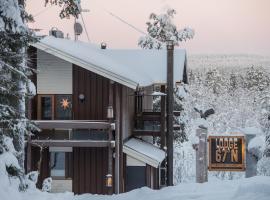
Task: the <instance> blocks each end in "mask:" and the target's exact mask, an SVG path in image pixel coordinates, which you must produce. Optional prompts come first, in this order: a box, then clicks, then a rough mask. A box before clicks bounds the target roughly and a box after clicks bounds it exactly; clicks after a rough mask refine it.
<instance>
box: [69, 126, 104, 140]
mask: <svg viewBox="0 0 270 200" xmlns="http://www.w3.org/2000/svg"><path fill="white" fill-rule="evenodd" d="M71 140H108V133H107V132H106V131H100V130H86V129H73V130H72V134H71Z"/></svg>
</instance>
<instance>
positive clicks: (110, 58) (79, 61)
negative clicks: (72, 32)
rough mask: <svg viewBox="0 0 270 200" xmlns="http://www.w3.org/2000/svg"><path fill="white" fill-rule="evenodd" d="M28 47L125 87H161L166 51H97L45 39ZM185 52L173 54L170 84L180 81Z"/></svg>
mask: <svg viewBox="0 0 270 200" xmlns="http://www.w3.org/2000/svg"><path fill="white" fill-rule="evenodd" d="M32 46H34V47H36V48H38V49H40V50H43V51H45V52H47V53H50V54H52V55H54V56H56V57H59V58H61V59H63V60H66V61H68V62H71V63H73V64H76V65H78V66H80V67H83V68H85V69H87V70H89V71H92V72H94V73H97V74H99V75H101V76H104V77H106V78H109V79H111V80H113V81H116V82H118V83H120V84H123V85H125V86H127V87H130V88H133V89H135V88H136V87H137V86H138V85H139V86H142V87H143V86H149V85H152V84H164V83H166V79H167V73H166V70H167V51H166V50H143V49H101V48H100V47H98V46H96V45H94V44H90V43H85V42H81V41H73V40H68V39H63V38H55V37H52V36H47V37H45V38H43V39H42V40H40V42H38V43H35V44H33V45H32ZM185 60H186V51H185V50H183V49H175V50H174V82H179V81H182V80H183V73H184V67H185Z"/></svg>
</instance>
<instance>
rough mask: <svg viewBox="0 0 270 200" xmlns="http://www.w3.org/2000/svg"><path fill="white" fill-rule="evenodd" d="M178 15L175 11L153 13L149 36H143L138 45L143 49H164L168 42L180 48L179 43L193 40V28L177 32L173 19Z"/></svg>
mask: <svg viewBox="0 0 270 200" xmlns="http://www.w3.org/2000/svg"><path fill="white" fill-rule="evenodd" d="M175 14H176V11H175V10H174V9H168V10H167V12H166V13H163V14H159V15H158V14H155V13H151V14H150V16H149V21H148V22H147V23H146V25H147V33H148V35H146V36H142V37H141V38H140V39H139V41H138V45H139V46H140V47H142V48H143V49H162V48H163V47H164V44H166V41H168V40H172V41H174V45H176V46H178V45H179V42H182V41H186V40H188V39H192V38H193V37H194V30H193V29H191V28H188V27H186V28H184V29H180V30H177V27H176V25H175V24H174V23H173V17H174V15H175Z"/></svg>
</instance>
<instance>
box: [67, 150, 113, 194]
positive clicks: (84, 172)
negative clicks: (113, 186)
mask: <svg viewBox="0 0 270 200" xmlns="http://www.w3.org/2000/svg"><path fill="white" fill-rule="evenodd" d="M72 168H73V169H72V171H73V177H72V179H73V192H74V193H75V194H82V193H92V194H107V192H108V189H107V188H106V186H105V177H106V174H107V173H108V149H107V148H78V147H75V148H73V162H72Z"/></svg>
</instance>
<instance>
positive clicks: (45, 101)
mask: <svg viewBox="0 0 270 200" xmlns="http://www.w3.org/2000/svg"><path fill="white" fill-rule="evenodd" d="M38 119H39V120H54V119H57V120H71V119H72V95H62V94H61V95H58V94H56V95H38Z"/></svg>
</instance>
